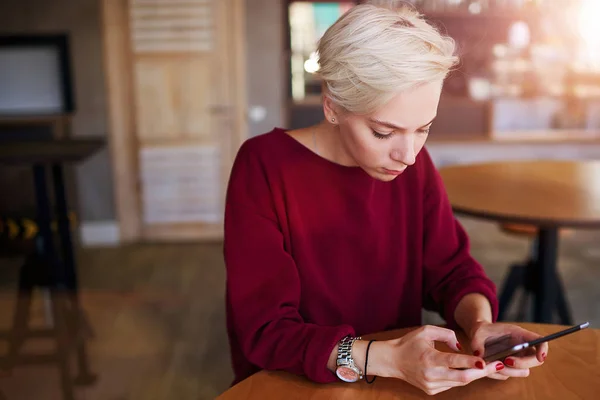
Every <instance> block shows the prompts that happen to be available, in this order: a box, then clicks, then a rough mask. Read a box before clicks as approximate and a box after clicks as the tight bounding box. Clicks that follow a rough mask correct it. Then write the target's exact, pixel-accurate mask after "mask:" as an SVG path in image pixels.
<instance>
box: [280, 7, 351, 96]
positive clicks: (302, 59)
mask: <svg viewBox="0 0 600 400" xmlns="http://www.w3.org/2000/svg"><path fill="white" fill-rule="evenodd" d="M356 3H358V2H350V1H346V2H330V3H329V2H316V1H315V2H308V1H291V2H290V3H289V8H288V15H289V21H288V23H289V27H290V73H291V96H292V99H293V101H294V102H295V103H303V102H307V101H308V102H310V100H311V99H315V98H319V96H320V94H321V82H320V80H319V79H318V77H317V76H316V75H315V73H316V72H317V70H318V62H317V54H316V50H317V42H318V40H319V39H320V38H321V37H322V36H323V34H324V33H325V31H326V30H327V29H328V28H329V27H330V26H331V25H333V23H334V22H335V21H336V20H337V19H338V18H339V17H340V16H342V15H343V14H344V13H345V12H346V11H348V10H349V9H350V8H352V7H353V6H354V5H355V4H356Z"/></svg>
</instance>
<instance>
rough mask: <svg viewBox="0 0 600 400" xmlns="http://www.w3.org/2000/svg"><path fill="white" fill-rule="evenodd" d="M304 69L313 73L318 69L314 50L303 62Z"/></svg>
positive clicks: (317, 60) (317, 59)
mask: <svg viewBox="0 0 600 400" xmlns="http://www.w3.org/2000/svg"><path fill="white" fill-rule="evenodd" d="M304 70H305V71H306V72H308V73H309V74H314V73H315V72H317V71H318V70H319V58H318V56H317V53H316V52H312V53H311V54H310V57H309V58H308V60H306V61H305V62H304Z"/></svg>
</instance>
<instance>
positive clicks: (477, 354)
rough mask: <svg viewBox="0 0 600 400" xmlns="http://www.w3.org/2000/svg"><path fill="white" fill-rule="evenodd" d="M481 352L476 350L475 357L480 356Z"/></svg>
mask: <svg viewBox="0 0 600 400" xmlns="http://www.w3.org/2000/svg"><path fill="white" fill-rule="evenodd" d="M479 354H481V353H480V352H479V350H475V351H474V352H473V355H474V356H475V357H479Z"/></svg>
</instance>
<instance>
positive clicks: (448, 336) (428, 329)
mask: <svg viewBox="0 0 600 400" xmlns="http://www.w3.org/2000/svg"><path fill="white" fill-rule="evenodd" d="M421 333H422V337H423V338H424V339H426V340H428V341H435V342H444V343H446V344H447V345H448V346H449V347H450V348H451V349H452V350H454V351H460V350H462V347H461V345H460V343H459V342H458V340H457V339H456V333H454V331H453V330H451V329H446V328H440V327H439V326H433V325H426V326H424V327H423V328H422V332H421Z"/></svg>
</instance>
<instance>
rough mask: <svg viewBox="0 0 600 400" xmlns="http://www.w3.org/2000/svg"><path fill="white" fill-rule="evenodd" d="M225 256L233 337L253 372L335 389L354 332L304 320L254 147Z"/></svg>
mask: <svg viewBox="0 0 600 400" xmlns="http://www.w3.org/2000/svg"><path fill="white" fill-rule="evenodd" d="M224 256H225V264H226V277H227V283H226V292H227V303H228V312H229V313H230V315H229V318H230V320H231V321H232V325H231V328H230V329H233V331H234V334H235V336H236V337H237V340H238V342H239V346H240V348H241V349H242V352H243V356H244V357H245V358H246V359H247V360H248V361H249V362H250V363H252V364H253V365H255V366H257V367H259V368H261V369H266V370H284V371H287V372H290V373H294V374H298V375H304V376H306V377H307V378H308V379H310V380H312V381H315V382H320V383H327V382H333V381H335V380H336V379H337V378H336V376H335V374H334V373H332V372H331V371H330V370H329V369H328V368H327V362H328V359H329V356H330V354H331V351H332V350H333V348H334V347H335V345H336V344H337V342H338V341H339V340H341V339H342V338H343V337H345V336H346V335H354V334H355V332H354V330H353V329H352V327H350V326H318V325H315V324H311V323H306V322H305V321H303V318H302V316H301V315H300V313H299V302H300V293H301V287H300V280H299V275H298V270H297V267H296V264H295V262H294V260H293V258H292V257H291V255H290V254H289V253H288V252H287V251H286V250H285V248H284V236H283V234H282V232H281V229H280V226H279V223H278V218H277V214H276V212H275V205H274V202H273V196H272V187H271V186H270V185H269V182H268V175H267V174H266V170H265V166H264V163H262V162H260V160H259V159H258V157H257V156H256V155H255V154H253V153H252V152H251V151H250V150H249V147H248V146H247V142H246V144H244V145H243V146H242V148H241V149H240V151H239V153H238V155H237V157H236V160H235V162H234V166H233V169H232V172H231V176H230V181H229V186H228V189H227V199H226V206H225V238H224Z"/></svg>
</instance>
